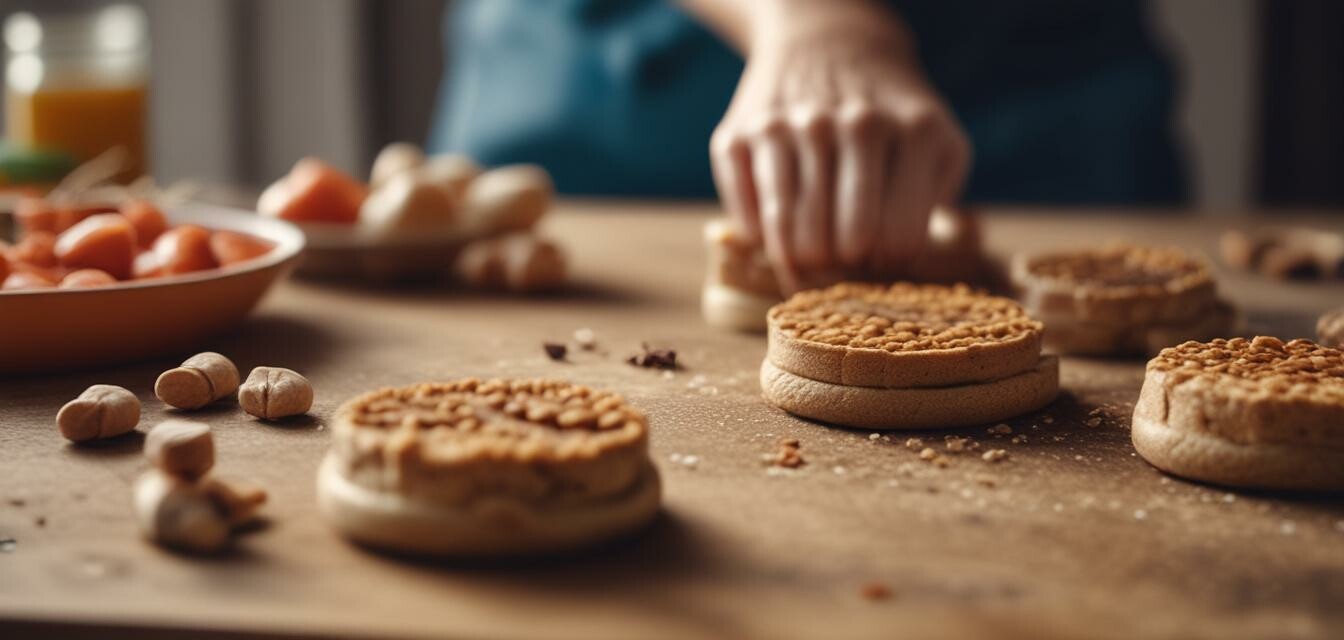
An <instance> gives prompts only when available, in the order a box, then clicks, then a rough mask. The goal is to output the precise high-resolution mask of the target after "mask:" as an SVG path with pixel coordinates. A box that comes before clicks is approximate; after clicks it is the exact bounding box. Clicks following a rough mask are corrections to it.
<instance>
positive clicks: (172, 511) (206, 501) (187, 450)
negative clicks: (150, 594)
mask: <svg viewBox="0 0 1344 640" xmlns="http://www.w3.org/2000/svg"><path fill="white" fill-rule="evenodd" d="M145 456H146V457H147V458H148V459H149V461H150V463H151V464H152V465H153V467H154V468H153V469H151V470H150V471H148V472H146V473H145V474H144V475H142V476H141V477H140V479H139V480H138V481H137V482H136V484H135V501H134V502H135V511H136V515H137V517H138V520H139V522H140V527H141V529H142V530H143V531H144V533H145V535H146V536H148V537H149V538H150V539H151V540H154V541H155V542H157V543H159V544H162V545H164V546H167V547H172V548H175V549H182V550H186V551H192V552H197V553H214V552H217V551H219V550H221V549H223V548H224V547H226V546H227V545H228V544H229V541H230V538H231V536H232V532H233V530H234V529H235V528H237V527H239V526H242V525H244V524H246V523H247V522H248V521H250V520H251V519H252V518H254V517H255V516H256V513H257V510H258V509H259V508H260V506H261V505H262V504H263V503H264V502H265V501H266V492H265V491H263V490H261V489H259V488H254V487H248V486H243V485H237V484H232V483H229V482H225V481H223V480H220V479H218V478H215V477H213V476H209V475H207V474H209V472H210V470H211V468H213V467H214V464H215V446H214V440H213V438H212V436H211V435H210V427H209V426H208V425H205V424H203V423H200V422H188V421H185V420H168V421H165V422H162V423H160V424H159V425H158V426H156V427H154V428H153V429H151V430H150V432H149V435H148V436H147V437H146V438H145Z"/></svg>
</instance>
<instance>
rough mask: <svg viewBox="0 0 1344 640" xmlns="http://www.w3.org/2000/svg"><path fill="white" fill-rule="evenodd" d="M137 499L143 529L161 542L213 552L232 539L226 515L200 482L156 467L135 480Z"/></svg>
mask: <svg viewBox="0 0 1344 640" xmlns="http://www.w3.org/2000/svg"><path fill="white" fill-rule="evenodd" d="M134 499H135V514H136V519H137V520H138V521H139V524H140V529H141V531H143V532H144V533H145V535H146V536H147V537H149V538H150V539H151V540H153V541H155V542H157V543H159V544H162V545H164V546H168V547H173V548H177V549H184V550H187V551H194V552H198V553H214V552H217V551H219V550H221V549H223V548H224V547H225V546H226V545H227V544H228V542H229V523H228V520H227V517H226V516H225V514H224V513H223V512H222V510H221V509H220V508H219V507H218V506H217V505H216V504H215V502H214V501H213V500H211V498H210V496H209V495H208V494H207V493H206V491H205V489H204V488H203V487H202V486H201V485H200V484H197V483H193V482H189V481H185V480H182V479H180V478H174V477H172V476H170V475H168V474H166V473H163V472H162V471H159V470H157V469H154V470H150V471H148V472H146V473H145V474H144V475H142V476H140V479H139V480H137V481H136V483H135V498H134Z"/></svg>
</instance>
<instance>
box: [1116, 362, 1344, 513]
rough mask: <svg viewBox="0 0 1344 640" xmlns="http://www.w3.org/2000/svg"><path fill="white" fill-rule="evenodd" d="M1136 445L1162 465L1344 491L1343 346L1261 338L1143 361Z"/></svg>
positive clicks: (1191, 473)
mask: <svg viewBox="0 0 1344 640" xmlns="http://www.w3.org/2000/svg"><path fill="white" fill-rule="evenodd" d="M1132 437H1133V441H1134V448H1135V449H1137V450H1138V452H1139V455H1141V456H1143V458H1144V459H1145V460H1147V461H1148V462H1150V463H1151V464H1153V466H1156V467H1158V468H1159V469H1162V470H1164V471H1167V472H1170V473H1173V474H1176V475H1179V476H1184V477H1187V478H1192V479H1195V480H1203V481H1207V482H1213V483H1217V484H1225V485H1232V486H1241V487H1254V488H1265V489H1315V490H1340V489H1344V352H1341V351H1339V350H1338V349H1331V348H1328V347H1323V346H1320V345H1317V344H1315V343H1313V342H1310V341H1308V340H1293V341H1291V342H1288V343H1286V344H1285V343H1284V342H1283V341H1281V340H1279V339H1277V338H1271V337H1266V336H1260V337H1257V338H1255V339H1253V340H1246V339H1244V338H1233V339H1231V340H1222V339H1218V340H1213V341H1211V342H1203V343H1201V342H1187V343H1185V344H1182V345H1179V346H1176V347H1171V348H1168V349H1164V350H1162V352H1161V353H1160V354H1158V356H1157V357H1156V358H1153V359H1152V360H1151V361H1149V363H1148V369H1147V375H1146V377H1145V378H1144V383H1143V390H1142V391H1141V392H1140V395H1139V402H1138V404H1136V405H1135V407H1134V419H1133V430H1132Z"/></svg>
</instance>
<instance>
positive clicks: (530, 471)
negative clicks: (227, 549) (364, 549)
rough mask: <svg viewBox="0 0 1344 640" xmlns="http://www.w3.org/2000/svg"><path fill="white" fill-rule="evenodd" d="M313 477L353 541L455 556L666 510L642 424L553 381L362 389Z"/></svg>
mask: <svg viewBox="0 0 1344 640" xmlns="http://www.w3.org/2000/svg"><path fill="white" fill-rule="evenodd" d="M332 431H333V445H332V449H331V451H330V453H329V454H328V455H327V458H326V460H325V461H324V463H323V465H322V469H321V471H320V472H319V474H318V500H319V505H320V507H321V509H322V512H323V514H324V516H325V517H326V519H327V520H328V521H329V522H330V523H331V524H332V526H333V527H335V528H336V529H337V530H338V531H339V532H341V533H342V534H343V535H345V536H347V537H349V538H351V539H352V540H354V541H356V542H360V543H363V544H367V545H371V546H375V547H380V548H386V549H391V550H396V551H402V552H412V553H426V554H439V555H458V556H500V555H525V554H532V553H543V552H550V551H557V550H563V549H570V548H575V547H581V546H586V545H590V544H594V543H597V542H601V541H603V540H607V539H609V538H612V537H616V536H619V535H622V534H625V533H629V532H631V531H632V530H634V529H637V528H639V527H640V526H643V525H644V524H646V523H648V522H649V521H650V520H651V519H652V518H653V517H654V515H656V513H657V511H658V504H659V496H660V491H661V490H660V485H659V481H658V475H657V472H656V471H655V470H654V468H653V466H652V464H651V463H650V462H649V459H648V424H647V421H646V419H645V417H644V415H643V414H642V413H641V412H639V411H638V410H636V409H634V408H632V407H630V406H629V405H627V404H626V403H625V401H624V400H623V399H622V398H621V396H619V395H616V394H614V393H610V392H606V391H598V390H594V389H590V388H588V387H585V386H581V385H573V384H569V383H565V382H560V381H554V380H490V381H485V382H482V381H479V380H476V379H466V380H459V381H455V382H446V383H426V384H420V385H414V386H410V387H403V388H399V389H383V390H379V391H374V392H371V393H368V394H365V395H363V396H360V397H357V398H355V399H353V400H351V401H349V402H347V403H346V404H345V405H343V406H342V407H341V408H340V409H339V410H338V411H337V414H336V416H335V419H334V426H333V429H332Z"/></svg>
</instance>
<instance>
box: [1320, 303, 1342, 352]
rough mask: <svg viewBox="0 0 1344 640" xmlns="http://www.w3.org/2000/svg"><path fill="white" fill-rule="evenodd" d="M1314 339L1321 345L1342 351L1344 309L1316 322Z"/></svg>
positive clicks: (1329, 313) (1324, 316) (1326, 314)
mask: <svg viewBox="0 0 1344 640" xmlns="http://www.w3.org/2000/svg"><path fill="white" fill-rule="evenodd" d="M1316 337H1317V338H1318V339H1319V340H1320V341H1321V344H1323V345H1325V346H1327V347H1333V348H1335V349H1344V309H1335V310H1334V311H1330V312H1328V313H1325V314H1323V315H1322V316H1321V318H1320V319H1319V320H1317V321H1316Z"/></svg>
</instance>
